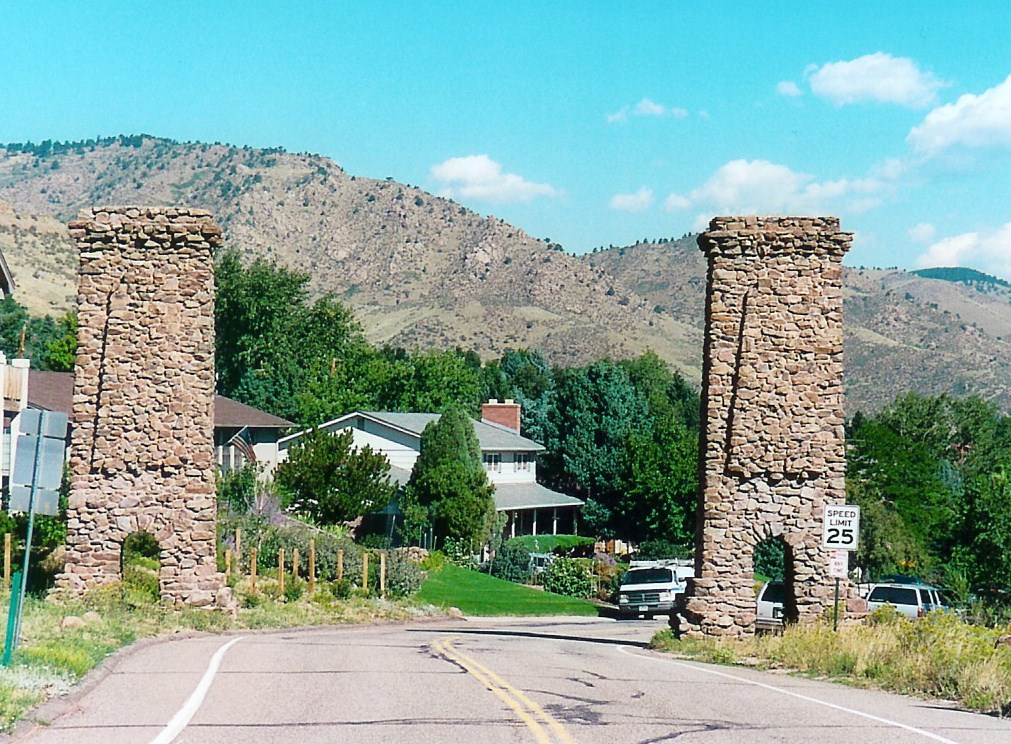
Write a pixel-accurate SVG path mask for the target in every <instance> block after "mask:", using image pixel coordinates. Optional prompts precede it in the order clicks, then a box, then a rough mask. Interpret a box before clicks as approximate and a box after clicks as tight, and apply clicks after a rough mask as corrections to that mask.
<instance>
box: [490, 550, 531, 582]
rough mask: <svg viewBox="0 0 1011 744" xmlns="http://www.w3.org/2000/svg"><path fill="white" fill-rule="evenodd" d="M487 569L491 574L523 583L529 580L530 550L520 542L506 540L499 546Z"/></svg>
mask: <svg viewBox="0 0 1011 744" xmlns="http://www.w3.org/2000/svg"><path fill="white" fill-rule="evenodd" d="M488 569H489V570H488V573H490V574H491V575H492V576H495V577H497V578H500V579H505V580H506V581H515V582H516V583H518V584H525V583H527V582H528V581H530V551H528V550H527V549H526V548H524V547H523V546H522V545H521V544H518V543H514V542H507V543H506V544H505V545H503V546H502V547H501V548H499V551H498V553H496V554H495V559H494V560H493V561H492V562H491V563H490V564H489V566H488Z"/></svg>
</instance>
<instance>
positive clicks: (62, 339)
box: [39, 310, 77, 372]
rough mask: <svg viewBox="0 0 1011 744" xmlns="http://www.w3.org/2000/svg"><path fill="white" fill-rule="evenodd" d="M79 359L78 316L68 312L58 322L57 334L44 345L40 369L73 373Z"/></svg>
mask: <svg viewBox="0 0 1011 744" xmlns="http://www.w3.org/2000/svg"><path fill="white" fill-rule="evenodd" d="M76 358H77V315H76V314H75V313H74V312H73V311H70V310H68V311H67V312H66V314H65V315H64V316H63V317H62V318H60V319H59V320H57V321H56V331H55V333H54V334H53V335H52V336H51V337H50V338H48V339H47V340H45V341H44V342H43V343H42V350H41V354H40V359H39V368H40V369H48V370H52V371H53V372H72V371H73V370H74V361H75V360H76Z"/></svg>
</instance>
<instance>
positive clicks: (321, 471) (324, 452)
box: [274, 429, 396, 524]
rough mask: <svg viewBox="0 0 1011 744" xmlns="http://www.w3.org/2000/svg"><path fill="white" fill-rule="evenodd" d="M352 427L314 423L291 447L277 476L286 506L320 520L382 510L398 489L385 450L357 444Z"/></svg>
mask: <svg viewBox="0 0 1011 744" xmlns="http://www.w3.org/2000/svg"><path fill="white" fill-rule="evenodd" d="M353 443H354V436H353V434H352V433H351V432H350V431H345V432H342V433H339V434H331V433H329V432H327V431H324V430H322V429H313V430H312V431H309V432H307V433H306V434H305V435H303V436H302V437H301V438H300V439H299V440H298V442H297V443H296V444H295V445H294V446H293V447H291V448H290V449H289V450H288V459H287V460H286V461H285V462H283V463H281V464H280V465H278V466H277V471H276V473H275V475H274V482H275V483H276V485H277V487H278V490H279V491H280V492H281V494H282V497H283V502H284V504H285V506H287V507H289V508H291V509H292V511H295V512H297V513H300V514H305V515H307V516H309V517H311V518H312V519H313V520H315V521H316V522H319V523H321V524H339V523H341V522H348V521H351V520H353V519H357V518H358V517H361V516H364V515H365V514H370V513H372V512H374V511H378V510H379V509H382V508H383V507H385V506H387V505H388V504H389V503H390V501H391V500H392V499H393V496H394V494H395V493H396V486H395V485H394V484H392V483H390V480H389V475H390V462H389V460H387V459H386V455H383V454H381V453H378V452H374V451H373V450H372V448H371V447H369V446H368V445H366V446H365V447H362V448H361V449H354V448H353Z"/></svg>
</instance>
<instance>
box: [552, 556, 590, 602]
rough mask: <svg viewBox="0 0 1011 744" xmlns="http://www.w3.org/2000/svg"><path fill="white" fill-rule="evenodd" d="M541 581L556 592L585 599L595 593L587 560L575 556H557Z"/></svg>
mask: <svg viewBox="0 0 1011 744" xmlns="http://www.w3.org/2000/svg"><path fill="white" fill-rule="evenodd" d="M541 581H542V583H543V584H544V588H545V590H547V591H549V592H553V593H554V594H563V595H565V596H568V597H579V598H582V599H585V598H587V597H590V596H592V595H593V577H592V576H591V575H590V572H589V571H588V570H587V567H586V562H585V561H580V560H577V559H575V558H556V559H555V560H554V561H552V562H551V565H550V566H548V567H547V568H546V569H544V572H543V573H542V574H541Z"/></svg>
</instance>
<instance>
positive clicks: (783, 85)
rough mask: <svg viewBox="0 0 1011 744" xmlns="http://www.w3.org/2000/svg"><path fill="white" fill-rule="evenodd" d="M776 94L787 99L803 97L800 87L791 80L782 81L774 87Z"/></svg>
mask: <svg viewBox="0 0 1011 744" xmlns="http://www.w3.org/2000/svg"><path fill="white" fill-rule="evenodd" d="M776 92H777V93H779V95H781V96H788V97H789V98H796V97H797V96H801V95H803V93H802V92H801V90H800V87H799V86H798V85H797V84H796V83H795V82H793V81H792V80H782V81H780V82H779V83H778V84H777V85H776Z"/></svg>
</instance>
